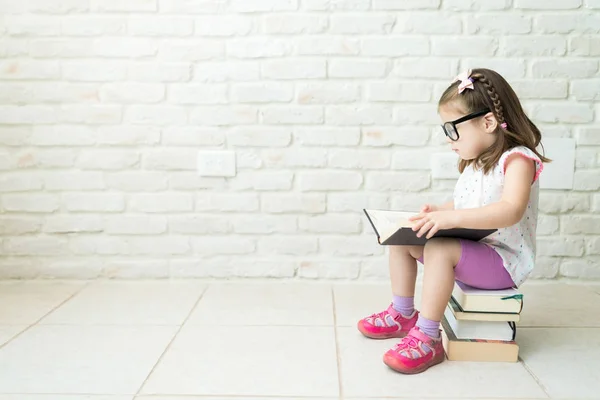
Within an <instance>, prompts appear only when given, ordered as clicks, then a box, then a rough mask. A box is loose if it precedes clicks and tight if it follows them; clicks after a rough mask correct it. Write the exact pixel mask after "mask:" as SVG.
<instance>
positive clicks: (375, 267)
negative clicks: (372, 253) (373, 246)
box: [359, 256, 390, 280]
mask: <svg viewBox="0 0 600 400" xmlns="http://www.w3.org/2000/svg"><path fill="white" fill-rule="evenodd" d="M387 263H388V258H387V257H382V256H378V257H369V258H368V259H367V260H365V261H361V263H360V275H359V279H365V280H371V279H372V280H389V279H390V271H389V268H386V267H385V265H386V264H387Z"/></svg>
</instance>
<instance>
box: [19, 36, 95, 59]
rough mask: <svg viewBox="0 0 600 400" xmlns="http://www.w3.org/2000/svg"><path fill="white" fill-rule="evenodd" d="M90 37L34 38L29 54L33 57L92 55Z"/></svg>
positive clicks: (78, 56) (82, 56)
mask: <svg viewBox="0 0 600 400" xmlns="http://www.w3.org/2000/svg"><path fill="white" fill-rule="evenodd" d="M92 43H93V42H92V41H91V40H90V39H79V38H69V39H34V40H31V42H30V44H29V54H30V55H31V56H32V57H35V58H85V57H91V56H93V55H94V53H93V47H92Z"/></svg>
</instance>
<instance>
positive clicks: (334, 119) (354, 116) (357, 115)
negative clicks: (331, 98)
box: [325, 105, 392, 125]
mask: <svg viewBox="0 0 600 400" xmlns="http://www.w3.org/2000/svg"><path fill="white" fill-rule="evenodd" d="M325 118H326V121H327V124H329V125H378V124H391V123H392V107H390V106H387V105H347V106H328V107H327V109H326V117H325Z"/></svg>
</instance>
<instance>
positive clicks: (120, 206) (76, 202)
mask: <svg viewBox="0 0 600 400" xmlns="http://www.w3.org/2000/svg"><path fill="white" fill-rule="evenodd" d="M61 199H62V204H63V207H65V208H66V210H67V211H70V212H94V213H120V212H123V211H125V196H124V195H123V194H121V193H64V194H63V195H62V196H61Z"/></svg>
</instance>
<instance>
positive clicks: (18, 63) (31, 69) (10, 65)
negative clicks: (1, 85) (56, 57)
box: [0, 60, 60, 81]
mask: <svg viewBox="0 0 600 400" xmlns="http://www.w3.org/2000/svg"><path fill="white" fill-rule="evenodd" d="M59 78H60V64H59V63H58V61H37V60H13V61H11V60H3V61H0V80H11V81H13V80H48V79H59Z"/></svg>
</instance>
